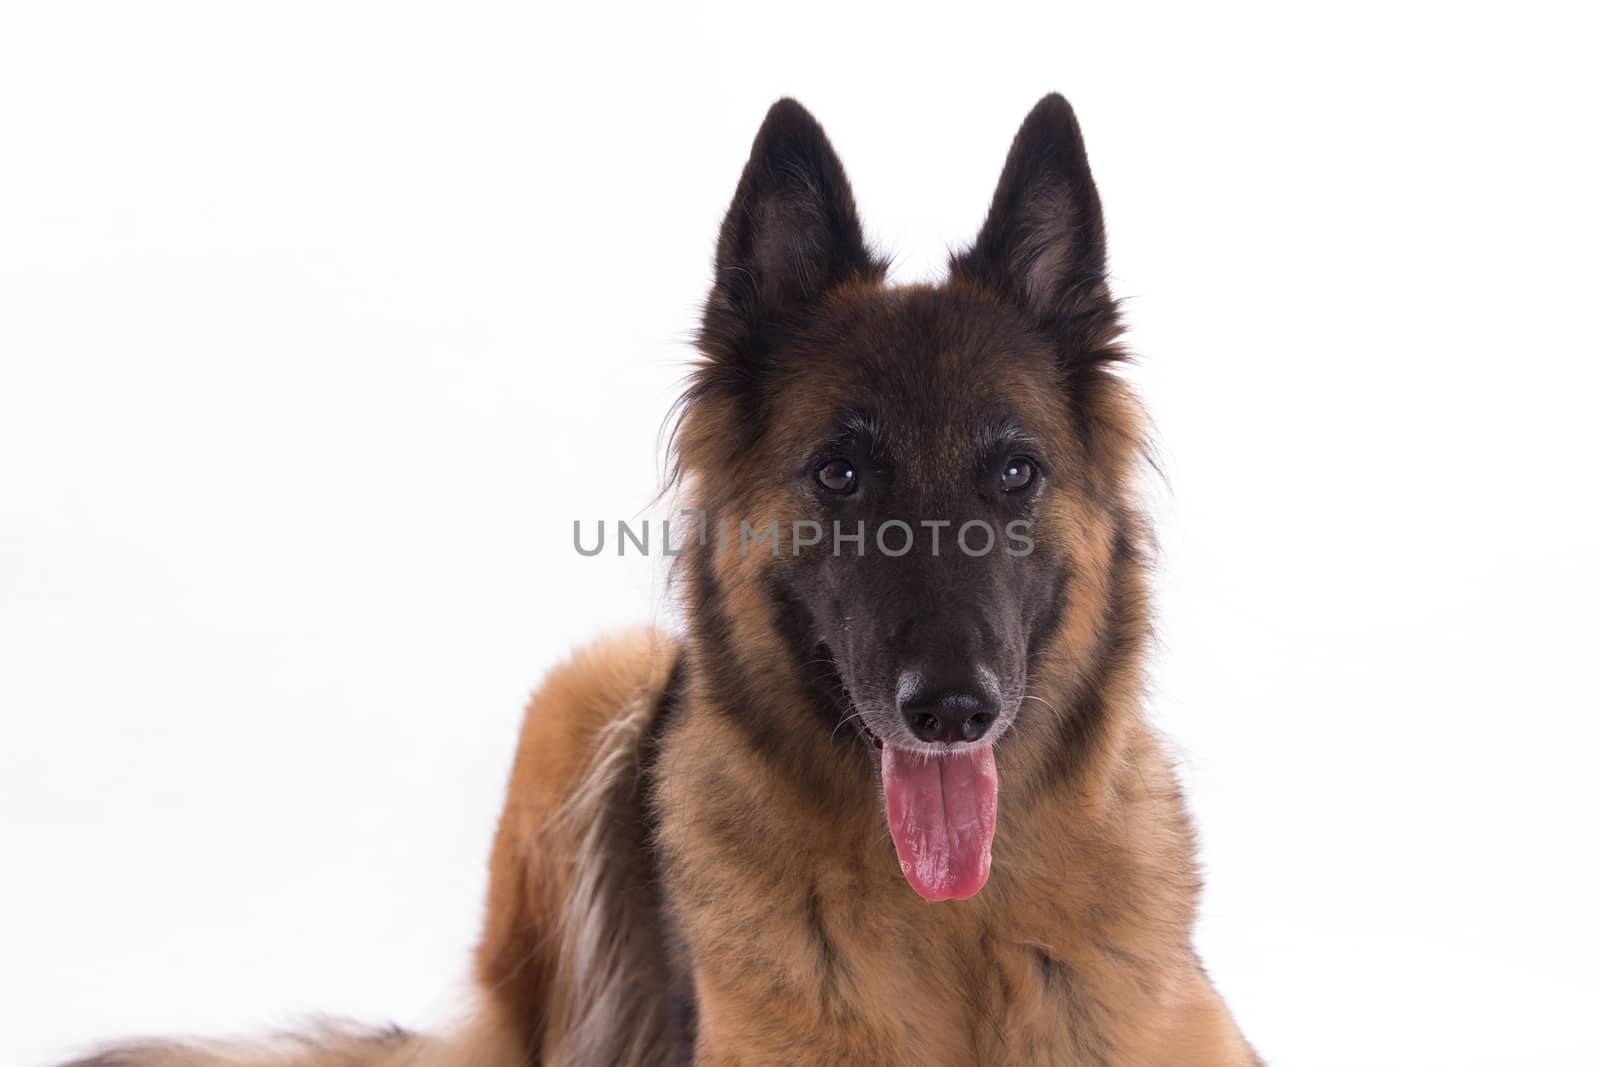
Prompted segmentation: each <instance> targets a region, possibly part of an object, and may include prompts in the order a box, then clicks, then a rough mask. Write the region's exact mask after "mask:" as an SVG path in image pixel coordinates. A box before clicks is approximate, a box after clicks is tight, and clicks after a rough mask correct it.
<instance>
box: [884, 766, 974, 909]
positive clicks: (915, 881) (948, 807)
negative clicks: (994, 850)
mask: <svg viewBox="0 0 1600 1067" xmlns="http://www.w3.org/2000/svg"><path fill="white" fill-rule="evenodd" d="M882 773H883V799H884V806H885V808H886V809H887V814H888V817H889V834H890V836H892V837H893V838H894V850H895V854H896V855H897V856H898V857H899V858H900V871H901V873H903V874H904V875H905V876H906V881H908V882H910V883H911V888H912V889H915V890H916V891H917V894H918V895H919V896H921V897H922V898H923V899H924V900H934V901H938V900H966V899H967V898H969V897H973V896H976V895H977V893H978V890H980V889H982V888H983V887H984V884H985V883H987V882H988V881H989V865H990V848H991V846H992V845H993V843H994V826H995V818H996V815H997V814H998V812H999V799H1000V779H999V776H998V775H997V774H996V773H995V765H994V745H992V744H985V745H963V746H961V747H960V748H957V749H953V750H952V751H949V752H947V753H940V754H938V755H930V754H927V753H924V752H920V751H912V750H910V749H904V748H898V747H896V746H894V745H884V746H883V762H882Z"/></svg>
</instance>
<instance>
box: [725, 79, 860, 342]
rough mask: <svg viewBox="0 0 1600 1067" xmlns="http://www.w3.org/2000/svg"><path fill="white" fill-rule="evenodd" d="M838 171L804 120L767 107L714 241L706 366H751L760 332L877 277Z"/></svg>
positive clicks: (798, 111)
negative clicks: (855, 282) (834, 290)
mask: <svg viewBox="0 0 1600 1067" xmlns="http://www.w3.org/2000/svg"><path fill="white" fill-rule="evenodd" d="M884 269H885V268H884V264H883V263H882V262H881V261H880V260H878V259H877V258H876V257H874V256H873V255H872V254H871V253H870V252H869V251H868V249H867V245H866V241H865V240H864V239H863V238H862V235H861V222H860V220H859V219H857V217H856V206H855V200H854V199H853V198H852V197H851V195H850V183H849V182H848V181H847V180H846V179H845V175H844V167H843V166H842V165H841V164H840V163H839V157H838V156H837V155H835V154H834V151H833V146H832V145H830V144H829V143H828V138H827V136H826V135H824V134H823V132H822V127H821V126H819V125H818V124H817V120H816V119H814V118H812V117H811V114H810V112H808V111H806V109H805V108H803V107H801V106H800V105H799V104H797V103H796V102H795V101H793V100H789V99H783V100H779V101H778V102H777V103H775V104H773V105H772V108H771V110H769V111H768V112H767V118H766V121H765V122H763V123H762V124H761V130H760V132H759V133H757V134H756V140H755V145H754V146H753V147H752V148H751V150H750V161H749V162H748V163H746V164H745V168H744V175H743V176H742V177H741V178H740V179H739V188H738V190H737V191H736V192H735V193H734V194H733V205H732V206H731V207H730V208H729V209H728V215H727V218H726V219H725V220H724V221H723V223H722V233H721V235H720V236H719V237H718V239H717V267H716V281H715V283H714V284H713V285H712V288H711V296H710V299H708V300H707V301H706V311H705V320H704V323H703V326H702V330H701V346H702V347H703V348H704V349H705V351H706V353H707V354H708V355H710V356H712V357H714V358H717V359H723V360H733V359H740V358H753V357H759V355H760V354H761V353H760V350H761V349H762V348H763V347H764V342H765V340H766V338H767V335H768V332H769V330H770V329H771V328H772V327H774V326H776V325H779V324H780V323H781V322H782V321H783V320H785V319H786V318H788V317H789V316H792V315H795V314H796V313H799V312H803V311H804V310H805V309H806V307H807V306H808V305H810V304H812V303H814V302H815V301H816V300H817V299H818V298H819V297H820V296H821V295H822V294H823V293H824V292H826V291H827V290H828V289H829V288H831V287H833V286H836V285H839V284H840V283H842V282H845V281H849V280H851V279H852V278H858V277H860V278H877V277H881V276H882V274H883V272H884Z"/></svg>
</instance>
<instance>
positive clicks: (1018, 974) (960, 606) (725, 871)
mask: <svg viewBox="0 0 1600 1067" xmlns="http://www.w3.org/2000/svg"><path fill="white" fill-rule="evenodd" d="M885 276H886V263H885V261H884V260H883V259H882V258H880V257H879V256H878V255H877V254H875V252H874V251H873V250H872V249H871V248H869V246H868V245H867V243H866V241H865V240H864V238H863V233H862V228H861V224H860V221H859V219H858V217H857V213H856V208H855V204H854V201H853V198H852V195H851V191H850V186H849V183H848V182H847V180H846V177H845V173H844V169H843V167H842V166H841V164H840V161H839V159H838V157H837V155H836V154H835V152H834V150H833V148H832V146H831V145H830V144H829V142H828V139H827V138H826V136H825V135H824V133H823V130H822V128H821V127H820V126H819V125H818V123H817V122H816V120H815V119H813V118H812V116H811V115H810V114H809V113H808V112H807V111H806V110H805V109H803V108H802V107H801V106H800V105H799V104H797V103H795V102H794V101H792V100H780V101H779V102H778V103H776V104H775V105H773V107H772V109H771V110H770V112H769V113H768V114H767V117H766V120H765V122H764V124H763V125H762V127H761V129H760V131H759V133H758V135H757V136H756V139H755V143H754V146H753V148H752V151H751V155H750V159H749V162H748V164H747V165H746V167H745V170H744V173H743V175H742V177H741V178H740V180H739V184H738V187H737V190H736V192H735V194H734V198H733V203H732V205H731V207H730V209H729V211H728V213H727V216H726V220H725V221H724V223H723V226H722V229H721V233H720V236H719V239H718V242H717V251H716V271H715V280H714V283H713V286H712V289H711V292H710V296H709V298H708V300H707V302H706V306H705V311H704V318H703V322H702V326H701V330H700V334H699V349H700V353H701V358H700V361H699V362H698V363H697V365H696V367H695V369H694V371H693V373H692V377H691V379H690V382H689V385H688V388H687V391H686V394H685V397H684V399H683V402H682V405H681V408H680V409H679V413H678V417H677V423H676V427H675V434H674V438H673V440H674V455H675V462H676V469H675V472H674V478H675V480H676V481H678V482H680V483H681V488H682V490H683V492H684V494H685V499H686V500H687V502H688V503H690V504H691V505H692V507H691V508H690V509H688V510H689V511H690V512H692V513H693V514H694V515H695V516H697V518H696V525H697V527H698V533H697V534H696V535H695V536H692V537H688V536H686V537H683V538H681V539H680V541H681V544H682V548H681V555H680V556H679V558H678V559H677V560H676V562H675V566H676V568H677V569H676V571H675V582H676V584H677V586H678V588H679V589H681V592H682V597H683V601H684V607H685V612H684V614H685V616H686V623H685V626H684V630H685V632H684V633H683V634H682V635H681V636H670V635H667V634H664V633H661V632H656V631H646V632H639V633H632V634H625V635H622V636H619V637H613V638H611V639H608V640H605V641H602V642H601V643H599V644H596V645H593V646H592V647H589V648H587V649H585V650H583V651H581V652H579V653H578V654H577V655H575V656H574V658H572V659H571V660H570V661H569V662H567V663H566V664H564V665H563V666H561V667H559V668H558V669H556V670H555V671H554V672H553V673H552V674H551V675H550V677H549V678H548V679H547V680H546V681H545V682H544V684H543V686H542V688H541V689H540V690H539V692H538V693H537V694H536V695H535V696H534V698H533V701H532V703H531V705H530V707H529V710H528V714H527V718H526V722H525V725H524V729H523V734H522V738H521V742H520V745H519V750H518V753H517V757H516V761H515V767H514V770H513V773H512V780H511V783H510V790H509V796H508V798H507V801H506V807H505V811H504V814H503V816H502V819H501V823H500V827H499V831H498V835H497V837H496V841H495V845H494V851H493V857H492V861H491V879H490V887H489V901H488V910H487V920H486V924H485V929H484V932H483V937H482V941H481V944H480V947H479V949H478V953H477V957H476V978H477V985H478V989H479V994H480V1004H479V1007H478V1008H477V1013H476V1016H475V1018H474V1020H473V1021H472V1022H471V1023H470V1025H468V1026H467V1027H466V1028H464V1029H463V1031H462V1032H460V1033H458V1034H456V1035H454V1036H450V1037H442V1038H432V1037H425V1036H420V1035H412V1034H407V1033H404V1032H400V1031H379V1032H363V1031H357V1030H350V1029H338V1028H330V1029H328V1030H326V1031H325V1032H322V1033H319V1034H312V1035H308V1036H304V1037H299V1038H294V1039H287V1040H284V1041H279V1042H275V1043H268V1044H265V1045H261V1046H254V1047H229V1046H220V1045H205V1044H193V1043H189V1044H185V1043H170V1042H169V1043H146V1044H142V1045H126V1046H122V1047H118V1048H111V1049H108V1050H106V1051H103V1052H101V1053H99V1054H98V1055H96V1056H94V1057H92V1058H90V1059H87V1060H81V1061H79V1062H78V1065H77V1067H618V1065H623V1067H642V1065H661V1064H668V1065H670V1064H693V1065H696V1067H734V1065H765V1064H774V1065H776V1064H785V1065H818V1067H821V1065H828V1067H836V1065H856V1064H859V1065H870V1067H883V1065H893V1067H900V1065H904V1067H911V1065H917V1067H923V1065H945V1064H950V1065H955V1064H983V1065H1013V1064H1015V1065H1028V1067H1042V1065H1060V1067H1067V1065H1072V1067H1124V1065H1136V1064H1137V1065H1182V1067H1211V1065H1218V1067H1220V1065H1228V1067H1241V1065H1248V1064H1259V1063H1260V1060H1259V1059H1258V1058H1257V1057H1256V1054H1255V1053H1254V1052H1253V1051H1252V1049H1251V1047H1250V1046H1249V1044H1248V1043H1247V1042H1246V1041H1245V1039H1244V1038H1243V1037H1242V1036H1241V1033H1240V1031H1239V1029H1238V1027H1237V1026H1236V1024H1235V1022H1234V1020H1233V1018H1232V1016H1231V1015H1230V1013H1229V1011H1228V1009H1227V1008H1226V1006H1225V1005H1224V1003H1223V1001H1222V1000H1221V998H1220V997H1219V995H1218V994H1217V992H1216V991H1215V989H1214V988H1213V986H1212V984H1211V982H1210V980H1209V979H1208V977H1207V975H1206V973H1205V971H1204V969H1203V967H1202V966H1201V963H1200V961H1199V960H1198V958H1197V956H1196V954H1195V952H1194V950H1193V948H1192V945H1191V931H1192V927H1193V923H1194V917H1195V901H1196V897H1197V894H1198V891H1199V888H1200V880H1199V876H1198V873H1197V870H1196V862H1195V843H1194V834H1193V830H1192V827H1191V824H1190V821H1189V817H1188V815H1187V813H1186V809H1185V803H1184V799H1183V797H1182V794H1181V792H1180V790H1179V786H1178V784H1177V781H1176V779H1175V777H1174V773H1173V770H1172V767H1171V764H1170V759H1169V757H1168V755H1167V754H1166V752H1165V751H1164V748H1163V742H1162V741H1161V739H1160V738H1159V737H1158V736H1157V735H1156V734H1155V732H1154V731H1153V730H1152V729H1151V728H1150V727H1149V726H1148V725H1147V724H1146V722H1145V720H1144V718H1143V714H1142V710H1141V694H1142V686H1143V681H1144V669H1145V667H1144V661H1145V657H1146V650H1147V646H1148V645H1149V643H1150V630H1151V609H1150V604H1149V584H1150V582H1149V569H1150V557H1151V535H1150V532H1149V530H1148V527H1147V522H1146V520H1145V518H1144V516H1143V514H1142V512H1141V509H1140V506H1139V502H1138V494H1137V491H1136V478H1137V474H1138V472H1139V467H1140V465H1141V463H1142V462H1143V459H1144V455H1145V446H1144V442H1145V431H1144V427H1143V420H1142V416H1141V413H1140V409H1139V407H1138V404H1137V402H1136V400H1135V398H1134V397H1133V395H1132V393H1131V391H1130V389H1129V387H1128V385H1127V384H1126V382H1125V380H1124V378H1123V377H1122V376H1121V375H1120V374H1119V372H1118V365H1119V363H1121V362H1122V361H1123V360H1124V359H1125V352H1124V350H1123V348H1122V347H1120V343H1119V338H1120V334H1121V326H1120V322H1119V316H1118V309H1117V303H1116V300H1115V299H1114V297H1113V296H1112V294H1111V291H1110V289H1109V286H1108V283H1107V269H1106V242H1105V228H1104V224H1103V219H1102V211H1101V206H1100V200H1099V195H1098V193H1097V191H1096V188H1095V184H1094V180H1093V178H1092V176H1091V173H1090V169H1089V163H1088V159H1087V156H1086V153H1085V148H1084V142H1083V138H1082V135H1081V133H1080V130H1079V124H1078V121H1077V118H1076V116H1075V115H1074V113H1073V111H1072V109H1071V107H1070V106H1069V105H1068V104H1067V102H1066V100H1064V99H1063V98H1062V97H1060V96H1059V95H1054V94H1052V95H1050V96H1047V97H1045V98H1044V99H1043V100H1041V101H1040V102H1039V104H1038V105H1037V106H1036V107H1035V108H1034V109H1033V111H1032V112H1031V113H1030V114H1029V115H1028V116H1027V118H1026V120H1025V121H1024V122H1023V124H1022V127H1021V129H1020V131H1019V132H1018V133H1017V136H1016V139H1015V141H1014V143H1013V145H1012V147H1011V150H1010V153H1009V155H1008V157H1007V159H1006V161H1005V164H1004V168H1003V170H1002V172H1001V176H1000V180H999V184H998V187H997V188H996V191H995V194H994V199H993V202H992V204H991V205H990V207H989V211H988V215H987V218H986V219H985V221H984V223H983V225H982V228H981V230H980V231H979V233H978V236H977V239H976V240H975V241H974V242H973V244H972V245H971V246H970V247H969V248H967V249H965V250H963V251H961V252H959V253H958V254H956V255H954V256H953V258H952V260H951V262H950V269H949V273H948V277H947V278H946V279H945V280H944V281H943V282H941V283H940V284H937V285H907V286H891V285H888V284H887V283H886V280H885ZM734 529H737V532H738V536H737V537H736V538H735V537H733V536H732V535H731V534H730V532H729V531H730V530H734Z"/></svg>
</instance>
